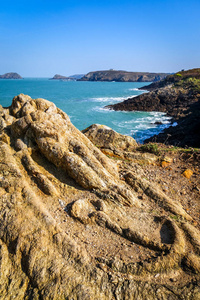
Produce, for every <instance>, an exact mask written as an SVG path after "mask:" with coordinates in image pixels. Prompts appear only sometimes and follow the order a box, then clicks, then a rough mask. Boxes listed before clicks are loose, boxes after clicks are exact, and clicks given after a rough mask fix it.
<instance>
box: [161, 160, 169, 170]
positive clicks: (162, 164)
mask: <svg viewBox="0 0 200 300" xmlns="http://www.w3.org/2000/svg"><path fill="white" fill-rule="evenodd" d="M169 165H170V163H169V162H166V161H164V160H163V161H162V162H161V166H162V168H167V167H168V166H169Z"/></svg>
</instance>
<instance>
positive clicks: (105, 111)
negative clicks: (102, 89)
mask: <svg viewBox="0 0 200 300" xmlns="http://www.w3.org/2000/svg"><path fill="white" fill-rule="evenodd" d="M90 111H95V112H101V113H111V112H113V110H111V109H109V108H106V107H99V106H96V107H93V108H92V109H90Z"/></svg>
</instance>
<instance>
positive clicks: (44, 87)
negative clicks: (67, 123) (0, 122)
mask: <svg viewBox="0 0 200 300" xmlns="http://www.w3.org/2000/svg"><path fill="white" fill-rule="evenodd" d="M146 84H148V83H144V82H143V83H141V82H81V81H57V80H49V79H47V78H25V79H23V80H5V79H2V80H0V104H1V105H2V106H4V107H6V106H10V105H11V102H12V99H13V97H14V96H16V95H18V94H20V93H24V94H27V95H29V96H31V97H32V98H33V99H34V98H44V99H47V100H50V101H52V102H54V103H55V104H56V106H57V107H59V108H61V109H62V110H63V111H64V112H66V113H67V114H68V115H69V117H70V119H71V122H72V123H73V124H74V125H75V126H76V127H77V128H78V129H80V130H82V129H85V128H86V127H88V126H90V125H91V124H94V123H97V124H104V125H107V126H109V127H111V128H112V129H114V130H116V131H117V132H119V133H122V134H126V135H130V136H132V137H134V138H135V139H136V140H137V141H138V142H141V143H142V142H143V140H144V139H146V138H148V137H150V136H152V135H154V134H157V133H158V132H160V131H161V130H163V129H164V128H166V127H168V126H169V124H170V118H169V117H166V116H165V114H164V113H160V112H150V113H148V112H119V111H111V110H108V109H105V108H104V106H106V105H109V104H114V103H117V102H121V101H123V100H124V99H127V98H128V97H133V96H136V95H139V94H141V93H143V92H145V91H141V90H138V88H139V87H142V86H144V85H146ZM146 92H147V91H146ZM156 121H161V122H162V123H163V124H162V125H155V124H154V123H155V122H156Z"/></svg>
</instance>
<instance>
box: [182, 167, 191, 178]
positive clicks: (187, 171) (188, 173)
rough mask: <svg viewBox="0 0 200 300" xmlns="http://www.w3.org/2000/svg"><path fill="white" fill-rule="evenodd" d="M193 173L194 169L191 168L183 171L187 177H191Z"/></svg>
mask: <svg viewBox="0 0 200 300" xmlns="http://www.w3.org/2000/svg"><path fill="white" fill-rule="evenodd" d="M192 174H193V171H192V170H190V169H186V170H185V171H184V172H183V173H182V175H183V176H184V177H186V178H187V179H190V177H191V176H192Z"/></svg>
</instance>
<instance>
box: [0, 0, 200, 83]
mask: <svg viewBox="0 0 200 300" xmlns="http://www.w3.org/2000/svg"><path fill="white" fill-rule="evenodd" d="M1 2H2V1H1ZM199 15H200V1H199V0H190V1H185V0H182V1H181V0H174V1H172V0H168V1H165V0H151V1H150V0H149V1H148V0H140V1H139V0H136V1H134V0H132V1H129V0H122V1H119V0H115V1H113V0H107V1H104V0H101V1H95V0H91V1H89V0H87V1H84V0H82V1H79V0H65V1H60V0H57V1H56V0H54V1H51V0H48V1H47V0H40V1H39V0H34V1H32V0H29V1H27V0H26V1H22V0H18V1H16V0H10V1H9V0H7V1H4V3H1V6H0V74H4V73H6V72H12V71H13V72H17V73H19V74H20V75H21V76H23V77H52V76H53V75H54V74H56V73H57V74H61V75H73V74H84V73H87V72H89V71H95V70H104V69H110V68H113V69H117V70H127V71H149V72H176V71H178V70H181V69H190V68H195V67H200V51H199V49H200V17H199Z"/></svg>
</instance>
